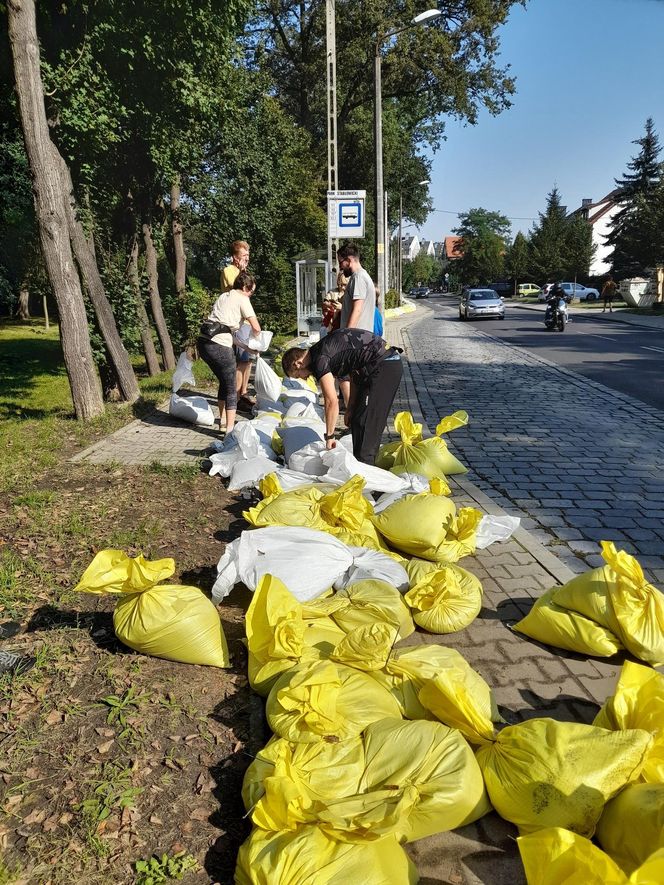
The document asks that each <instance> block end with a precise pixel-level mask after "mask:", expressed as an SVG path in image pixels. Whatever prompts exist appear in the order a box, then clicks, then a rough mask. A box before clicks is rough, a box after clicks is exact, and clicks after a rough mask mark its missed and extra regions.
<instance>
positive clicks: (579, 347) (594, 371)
mask: <svg viewBox="0 0 664 885" xmlns="http://www.w3.org/2000/svg"><path fill="white" fill-rule="evenodd" d="M428 303H429V304H430V305H431V306H432V307H433V308H435V310H436V311H440V313H441V314H442V315H443V316H445V318H446V319H447V318H449V319H451V320H453V321H455V322H464V321H463V320H459V308H458V304H457V301H456V299H454V300H452V299H447V298H435V299H430V300H429V302H428ZM505 307H506V309H505V319H504V320H491V319H482V320H471V321H468V322H464V325H465V326H468V327H472V328H476V329H477V330H478V332H485V333H487V334H488V335H492V336H493V337H494V338H498V339H500V340H501V341H505V342H506V343H508V344H511V345H514V346H516V347H523V348H526V349H528V350H530V351H531V352H535V353H537V354H539V355H540V356H542V357H544V358H545V359H547V360H550V361H551V362H553V363H556V364H557V365H560V366H564V367H565V368H566V369H569V370H570V371H573V372H577V373H579V374H580V375H583V376H584V377H586V378H590V379H592V380H593V381H598V382H600V383H601V384H605V385H606V386H607V387H610V388H612V389H614V390H619V391H621V392H622V393H625V394H628V395H629V396H633V397H635V398H636V399H638V400H641V402H644V403H647V404H648V405H650V406H653V407H654V408H656V409H660V410H661V411H664V336H663V335H662V333H661V331H660V330H658V329H647V328H639V327H638V326H630V325H627V324H626V323H608V322H602V320H601V319H600V318H594V317H590V316H589V317H585V316H583V317H581V316H579V315H578V314H575V315H574V316H573V318H572V322H570V323H569V325H568V326H567V327H566V328H565V331H564V332H562V333H561V332H549V331H547V330H546V329H545V328H544V322H543V320H544V314H543V313H539V312H537V311H534V310H526V309H523V308H519V307H517V306H516V305H512V304H509V303H508V304H506V306H505Z"/></svg>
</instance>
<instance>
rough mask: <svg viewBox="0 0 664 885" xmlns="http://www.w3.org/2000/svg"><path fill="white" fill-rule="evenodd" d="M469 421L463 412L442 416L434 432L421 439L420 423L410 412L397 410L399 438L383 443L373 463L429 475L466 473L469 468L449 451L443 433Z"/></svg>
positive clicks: (396, 423)
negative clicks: (392, 441)
mask: <svg viewBox="0 0 664 885" xmlns="http://www.w3.org/2000/svg"><path fill="white" fill-rule="evenodd" d="M467 423H468V414H467V413H466V412H455V413H454V415H449V416H448V417H447V418H443V419H442V421H441V422H440V423H439V425H438V427H437V428H436V435H435V436H432V437H430V438H429V439H422V425H421V424H416V423H415V422H414V421H413V416H412V415H411V414H410V412H399V413H398V414H397V416H396V417H395V419H394V426H395V429H396V431H397V433H399V435H400V436H401V441H400V442H397V443H388V444H387V445H385V446H383V447H382V448H381V449H380V450H379V452H378V457H377V459H376V465H377V466H378V467H383V468H384V469H386V470H391V471H392V472H393V473H406V472H408V473H418V474H419V475H420V476H426V477H428V478H431V477H434V476H446V475H447V476H451V475H453V474H458V473H467V472H468V468H467V467H464V465H463V464H462V463H461V462H460V461H459V460H458V459H457V458H456V457H455V456H454V455H453V454H452V453H451V452H450V451H449V449H448V448H447V443H446V442H445V440H443V439H441V436H442V434H443V433H449V431H450V430H454V429H455V428H456V427H463V426H465V425H466V424H467Z"/></svg>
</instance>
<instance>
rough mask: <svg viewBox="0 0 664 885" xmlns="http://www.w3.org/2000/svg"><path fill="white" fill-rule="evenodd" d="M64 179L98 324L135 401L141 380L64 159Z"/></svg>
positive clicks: (126, 394) (124, 391)
mask: <svg viewBox="0 0 664 885" xmlns="http://www.w3.org/2000/svg"><path fill="white" fill-rule="evenodd" d="M62 178H63V183H64V189H65V210H66V212H67V221H68V223H69V236H70V239H71V244H72V246H73V249H74V255H75V256H76V263H77V264H78V268H79V271H80V273H81V277H82V279H83V283H84V285H85V288H86V289H87V291H88V295H89V296H90V301H91V302H92V306H93V308H94V312H95V316H96V317H97V323H98V324H99V331H100V332H101V334H102V338H103V339H104V344H105V345H106V351H107V354H108V358H109V360H110V363H111V366H112V369H113V372H114V374H115V377H116V378H117V383H118V386H119V388H120V393H121V396H122V398H123V399H125V400H126V401H127V402H129V403H133V402H136V400H137V399H138V398H139V397H140V395H141V392H140V390H139V389H138V382H137V381H136V375H134V369H133V367H132V365H131V362H130V360H129V354H128V353H127V351H126V350H125V346H124V344H123V343H122V339H121V338H120V333H119V332H118V327H117V324H116V322H115V317H114V316H113V311H112V309H111V305H110V303H109V300H108V298H107V297H106V290H105V289H104V283H103V282H102V279H101V276H100V274H99V268H98V267H97V262H96V261H95V257H94V254H93V252H92V249H91V247H90V240H89V239H88V238H87V237H86V236H85V231H84V230H83V225H82V224H81V222H80V221H79V219H78V218H77V217H76V199H75V197H74V186H73V184H72V180H71V175H70V173H69V169H68V168H67V164H66V163H65V162H64V160H63V162H62Z"/></svg>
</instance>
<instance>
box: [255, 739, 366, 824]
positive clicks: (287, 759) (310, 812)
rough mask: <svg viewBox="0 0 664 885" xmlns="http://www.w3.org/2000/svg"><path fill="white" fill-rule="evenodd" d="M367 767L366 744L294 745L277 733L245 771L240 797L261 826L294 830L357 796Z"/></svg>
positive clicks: (361, 742)
mask: <svg viewBox="0 0 664 885" xmlns="http://www.w3.org/2000/svg"><path fill="white" fill-rule="evenodd" d="M363 771H364V743H363V741H362V738H360V737H356V738H353V739H351V740H348V741H339V742H337V743H331V744H330V743H327V742H325V741H318V742H317V743H315V744H303V743H293V742H292V741H286V740H284V739H283V738H277V737H273V738H271V739H270V741H269V742H268V743H267V745H266V746H265V747H263V749H262V750H260V751H259V752H258V754H257V755H256V757H255V759H254V760H253V761H252V763H251V765H250V766H249V768H248V769H247V771H246V773H245V776H244V780H243V782H242V800H243V802H244V806H245V808H246V809H247V811H248V812H249V813H250V814H251V819H252V821H253V822H254V824H255V825H256V826H258V827H261V829H263V830H274V831H278V830H294V829H295V828H296V827H298V826H300V824H303V823H316V822H317V821H318V812H319V811H320V809H321V808H323V807H325V806H326V804H327V802H329V801H331V800H334V799H337V798H338V797H339V796H353V795H355V794H356V793H357V792H358V790H359V786H360V779H361V777H362V773H363Z"/></svg>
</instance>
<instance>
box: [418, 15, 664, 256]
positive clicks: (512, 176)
mask: <svg viewBox="0 0 664 885" xmlns="http://www.w3.org/2000/svg"><path fill="white" fill-rule="evenodd" d="M663 50H664V0H530V2H529V3H528V4H527V6H526V8H525V9H523V8H522V7H517V8H515V9H514V10H513V11H512V13H511V14H510V18H509V20H508V22H507V23H506V24H505V25H504V27H503V28H502V29H501V59H502V64H503V65H505V64H509V65H511V73H512V75H513V76H515V77H516V87H517V92H516V95H515V96H514V100H513V101H514V103H513V107H512V108H510V110H508V111H505V112H503V113H502V114H500V115H499V116H497V117H492V116H491V115H490V114H487V113H483V114H482V115H481V116H480V119H479V122H478V124H477V125H476V126H466V127H463V126H461V125H460V124H458V123H456V122H450V123H449V124H448V127H447V141H445V142H444V143H443V145H442V147H441V148H440V150H439V151H437V152H436V154H434V156H433V168H432V174H431V186H430V194H431V198H432V201H433V205H434V207H435V208H436V209H439V210H440V209H442V210H448V211H452V212H458V211H465V210H466V209H469V208H471V207H477V206H482V207H484V208H486V209H491V210H496V211H500V212H502V213H503V214H505V215H507V216H510V217H511V218H512V219H513V220H512V233H513V234H514V233H516V231H517V230H519V229H521V230H523V231H524V232H527V231H528V229H529V228H530V227H531V225H532V223H533V222H532V221H531V220H529V218H530V217H536V216H537V213H538V212H539V211H540V210H541V209H543V208H544V205H545V202H546V195H547V193H548V192H549V191H550V190H551V188H552V187H553V185H554V184H557V186H558V188H559V190H560V192H561V195H562V202H563V204H564V205H567V206H568V208H569V209H570V210H571V209H573V208H576V207H577V206H579V205H580V204H581V199H582V198H583V197H591V198H592V199H593V200H598V199H600V198H601V197H602V196H604V195H605V194H606V193H608V192H609V191H610V190H611V189H612V187H613V179H614V178H615V177H616V176H620V175H621V174H622V173H623V172H624V171H625V168H626V163H627V161H628V160H629V158H630V157H631V156H633V155H634V153H635V152H636V151H637V150H638V148H637V147H636V146H635V145H633V144H632V143H631V142H632V140H633V139H635V138H639V137H641V135H642V134H643V128H644V124H645V121H646V118H647V117H649V116H651V117H653V119H654V121H655V128H656V129H657V131H658V133H659V135H660V138H661V141H662V144H664V69H663V68H662V57H663ZM524 219H525V220H524ZM456 223H457V219H456V217H455V216H454V215H453V214H447V212H432V213H431V215H429V218H428V219H427V222H426V224H424V225H423V226H422V227H421V228H420V229H419V234H420V236H421V237H422V236H423V237H426V238H427V239H433V240H441V239H442V238H443V237H444V236H445V235H446V234H449V233H451V231H452V228H453V227H455V225H456ZM414 231H415V228H414V227H408V228H406V232H407V233H413V232H414Z"/></svg>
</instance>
